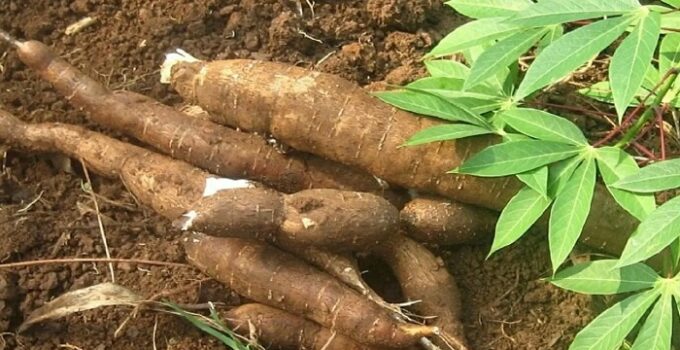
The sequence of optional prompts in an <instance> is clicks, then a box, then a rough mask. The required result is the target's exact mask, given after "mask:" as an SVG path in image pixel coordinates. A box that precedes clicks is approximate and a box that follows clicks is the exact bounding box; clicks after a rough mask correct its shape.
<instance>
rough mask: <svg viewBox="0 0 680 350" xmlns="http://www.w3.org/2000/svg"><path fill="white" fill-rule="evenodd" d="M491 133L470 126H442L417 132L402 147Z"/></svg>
mask: <svg viewBox="0 0 680 350" xmlns="http://www.w3.org/2000/svg"><path fill="white" fill-rule="evenodd" d="M491 133H493V131H491V130H489V129H486V128H481V127H479V126H476V125H470V124H444V125H436V126H432V127H429V128H427V129H424V130H421V131H419V132H417V133H416V134H415V135H413V136H411V138H409V139H408V141H406V143H404V146H415V145H422V144H425V143H430V142H435V141H446V140H456V139H462V138H464V137H470V136H477V135H485V134H491Z"/></svg>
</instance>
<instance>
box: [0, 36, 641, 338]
mask: <svg viewBox="0 0 680 350" xmlns="http://www.w3.org/2000/svg"><path fill="white" fill-rule="evenodd" d="M0 38H3V39H4V40H5V41H7V42H9V43H10V44H11V45H12V46H13V47H14V48H15V49H16V51H17V54H18V57H19V59H20V60H21V61H22V62H23V63H25V64H26V65H27V66H29V67H30V68H31V69H33V70H34V71H35V72H36V74H38V75H40V76H41V77H42V78H43V79H45V80H47V81H49V82H50V83H52V84H53V86H54V88H55V89H56V90H57V91H58V92H59V93H60V94H62V95H63V96H64V97H65V98H66V99H67V100H68V101H69V102H70V103H71V104H73V105H74V106H76V107H78V108H81V109H83V110H85V111H87V112H88V115H89V117H90V118H91V120H92V121H94V122H96V123H99V124H101V125H103V126H105V127H108V128H111V129H115V130H119V131H121V132H125V133H127V134H129V135H130V136H132V137H134V138H136V139H138V140H139V141H141V142H143V143H145V144H148V145H149V146H151V147H152V148H153V149H154V151H151V150H148V149H145V148H141V147H138V146H134V145H131V144H128V143H124V142H121V141H118V140H116V139H112V138H110V137H107V136H105V135H103V134H99V133H95V132H92V131H89V130H86V129H84V128H82V127H78V126H73V125H64V124H57V123H51V124H26V123H24V122H22V121H20V120H19V119H17V118H15V117H13V116H12V115H10V114H9V113H8V112H6V111H3V110H0V142H3V143H6V144H9V145H11V146H14V147H17V148H20V149H25V150H30V151H44V152H51V151H54V150H55V149H56V150H59V151H60V152H63V153H65V154H67V155H68V156H70V157H73V158H76V159H80V160H82V161H83V162H84V163H85V164H86V166H87V167H88V168H89V169H90V170H92V171H94V172H96V173H98V174H100V175H101V176H106V177H111V178H116V179H120V180H121V181H122V182H123V183H124V184H125V186H126V188H127V189H128V190H129V191H130V192H131V193H132V194H133V195H134V196H135V197H136V198H137V199H138V201H139V202H140V203H143V204H145V205H148V206H149V207H151V208H152V209H153V210H155V211H156V212H158V213H159V214H160V215H162V216H164V217H167V218H169V219H170V220H172V221H173V223H174V225H175V226H176V227H177V228H179V229H181V230H184V231H186V235H185V238H184V239H183V243H184V248H185V251H186V255H187V259H188V260H189V261H190V262H191V263H192V264H194V265H195V266H196V267H198V268H199V269H201V270H202V271H203V272H204V273H206V274H207V275H209V276H211V277H213V278H215V279H216V280H218V281H221V282H222V283H224V284H226V285H227V286H228V287H229V288H230V289H232V290H233V291H234V292H236V293H238V294H240V295H242V296H243V297H245V298H246V299H247V300H249V301H251V302H253V304H248V305H244V306H240V307H238V308H236V309H233V310H230V311H229V313H228V315H229V318H230V319H229V320H228V322H229V324H230V325H232V326H233V327H234V328H236V329H237V330H238V331H239V332H243V333H245V334H251V331H252V330H251V329H249V328H250V327H251V326H254V327H256V334H258V336H259V340H260V341H261V342H262V343H263V344H266V345H269V344H271V345H272V347H276V348H304V349H384V348H408V347H412V346H414V345H416V344H418V343H420V344H421V345H422V346H425V347H427V348H443V349H468V347H467V345H466V340H465V336H464V333H463V328H462V325H461V323H460V320H459V312H460V301H459V296H458V290H457V287H456V284H455V281H454V279H453V277H452V276H451V275H450V274H449V273H448V272H447V271H446V269H445V267H444V266H443V265H442V264H441V262H440V260H439V259H438V258H437V257H436V256H435V255H433V254H432V253H431V252H430V251H429V250H428V249H426V248H425V247H424V246H423V245H422V244H421V243H419V242H426V243H435V244H444V245H448V244H459V243H467V242H478V241H483V240H484V238H485V237H488V234H489V233H490V232H491V231H492V230H493V226H494V224H495V219H496V214H495V213H494V212H493V210H497V209H500V208H502V207H503V205H504V204H505V203H506V202H507V201H508V200H509V198H511V197H512V195H514V193H516V191H517V189H518V188H519V187H518V186H519V185H518V184H517V182H516V181H514V180H512V179H493V180H490V179H480V178H473V177H467V176H457V175H456V176H454V175H448V174H446V173H445V172H446V171H448V170H450V169H452V168H454V167H456V166H457V165H459V164H460V163H461V162H462V161H463V160H464V159H465V158H466V157H468V156H470V155H471V154H473V153H474V152H476V151H477V150H480V149H481V148H483V147H484V146H486V145H488V144H489V143H491V142H493V141H494V140H493V139H490V138H484V137H480V138H474V139H466V140H462V141H458V142H442V143H437V144H430V145H425V146H421V147H417V148H400V147H399V146H400V145H402V144H403V143H404V141H405V140H406V139H408V138H409V137H410V136H411V135H412V134H414V133H415V132H416V131H418V130H420V129H422V128H425V127H428V126H431V125H434V124H435V123H437V122H436V121H433V120H430V119H427V118H423V117H419V116H415V115H412V114H410V113H406V112H403V111H398V110H395V109H393V108H390V107H388V106H386V105H384V104H381V103H380V102H379V101H377V100H376V99H374V98H372V97H371V96H370V95H369V94H367V93H366V92H364V91H363V90H362V89H361V88H359V87H357V86H354V85H353V84H351V83H349V82H347V81H344V80H342V79H341V78H338V77H335V76H332V75H327V74H322V73H318V72H313V71H308V70H304V69H301V68H297V67H291V66H286V65H282V64H276V63H269V62H255V61H247V60H232V61H217V62H204V61H199V60H197V59H195V58H193V57H191V56H189V55H187V54H186V53H183V52H180V51H178V53H174V54H170V55H168V59H167V60H166V62H165V63H164V64H163V68H162V75H163V76H162V80H163V81H164V82H167V83H170V84H172V86H173V87H174V89H175V90H176V91H177V92H178V93H179V94H180V95H181V96H182V97H183V98H185V99H186V100H187V101H189V102H190V103H192V104H196V105H198V106H200V107H202V108H203V109H204V110H205V111H207V112H206V113H198V114H197V113H184V112H181V111H178V110H176V109H174V108H171V107H168V106H165V105H163V104H160V103H159V102H157V101H154V100H152V99H150V98H148V97H145V96H142V95H139V94H135V93H132V92H128V91H110V90H108V89H107V88H106V87H104V86H103V85H102V84H100V83H99V82H97V81H95V80H93V79H91V78H90V77H88V76H86V75H84V74H83V73H82V72H80V71H78V70H77V69H76V68H74V67H73V66H71V65H69V64H68V63H67V62H66V61H64V60H62V59H60V58H58V57H57V56H55V55H54V54H53V53H52V52H51V50H50V49H49V48H48V47H46V46H45V45H43V44H41V43H39V42H36V41H25V42H22V41H18V40H15V39H14V38H12V37H10V36H9V35H7V34H6V33H3V32H0ZM237 130H238V131H237ZM272 137H273V139H275V140H276V142H277V143H281V144H284V145H285V147H290V149H288V148H286V149H285V152H284V151H282V150H281V145H276V146H272V145H271V142H270V141H271V139H270V138H272ZM156 151H157V152H162V153H164V154H165V155H161V154H160V153H156ZM400 188H406V189H414V190H417V191H418V192H419V193H424V194H430V195H432V196H428V197H425V196H423V197H418V198H415V199H412V200H410V198H409V197H408V196H407V195H406V194H405V193H406V192H405V191H404V190H400ZM435 195H438V196H441V197H436V196H435ZM409 200H410V201H409ZM451 200H455V201H456V202H453V201H451ZM462 203H466V204H462ZM472 205H474V206H472ZM616 208H617V206H615V205H613V204H612V203H611V200H610V199H609V198H608V197H606V196H605V195H604V192H600V194H599V195H598V196H596V198H595V204H594V205H593V209H594V210H593V212H594V214H593V215H600V216H601V218H602V219H603V220H590V221H589V223H588V225H587V227H586V235H585V237H586V241H587V242H590V243H592V244H594V245H596V246H598V247H606V248H612V249H614V250H616V249H619V247H617V246H616V245H615V243H617V242H621V240H620V237H619V233H620V232H632V230H627V229H623V227H626V225H631V226H632V225H634V224H635V222H634V220H633V219H626V220H628V221H626V220H621V219H617V220H604V218H606V217H626V218H629V217H628V216H625V215H624V216H621V215H623V214H621V212H619V211H616V210H617V209H616ZM612 215H617V216H612ZM611 237H613V239H611ZM356 253H361V254H372V255H375V256H377V257H379V258H380V259H382V260H384V261H385V262H386V263H387V264H389V265H390V266H391V268H392V270H393V272H394V275H395V277H396V279H397V280H398V281H399V283H400V285H401V287H402V293H403V295H404V296H405V297H406V298H407V299H408V301H412V302H413V303H412V305H410V306H409V308H410V310H411V312H414V313H416V314H418V315H420V316H425V317H424V318H422V319H417V318H416V320H414V318H415V317H410V316H407V315H408V314H407V313H404V312H402V311H401V310H400V308H399V307H398V306H397V305H392V304H388V303H386V302H385V301H383V300H382V298H381V297H380V296H379V295H377V294H376V293H375V292H373V291H372V290H371V289H370V287H368V286H367V285H366V283H365V282H364V281H363V280H362V278H361V274H360V272H359V270H358V267H357V264H356V261H355V256H354V254H356ZM423 319H424V320H427V321H426V322H422V323H419V322H416V321H417V320H423ZM284 329H285V331H282V330H284Z"/></svg>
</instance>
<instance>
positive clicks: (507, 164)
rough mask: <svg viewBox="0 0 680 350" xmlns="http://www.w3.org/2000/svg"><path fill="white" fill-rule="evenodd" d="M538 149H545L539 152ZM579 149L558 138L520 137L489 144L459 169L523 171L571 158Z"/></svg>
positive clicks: (475, 172) (485, 173) (498, 172)
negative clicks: (543, 139) (553, 139)
mask: <svg viewBox="0 0 680 350" xmlns="http://www.w3.org/2000/svg"><path fill="white" fill-rule="evenodd" d="M536 150H540V152H541V153H539V154H537V153H536ZM577 153H579V149H578V148H576V147H574V146H571V145H566V144H563V143H558V142H550V141H541V140H520V141H512V142H504V143H501V144H497V145H493V146H491V147H488V148H486V149H484V150H482V151H481V152H479V153H477V154H476V155H475V156H473V157H472V158H470V159H469V160H467V161H466V162H465V163H463V164H462V165H461V166H460V167H459V168H458V172H460V173H462V174H469V175H477V176H506V175H514V174H518V173H523V172H525V171H529V170H532V169H536V168H538V167H541V166H543V165H546V164H549V163H553V162H556V161H559V160H562V159H566V158H569V157H571V156H574V155H576V154H577Z"/></svg>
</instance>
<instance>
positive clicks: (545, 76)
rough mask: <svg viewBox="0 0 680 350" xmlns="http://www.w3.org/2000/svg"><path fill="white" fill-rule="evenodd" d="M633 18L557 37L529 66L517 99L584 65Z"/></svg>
mask: <svg viewBox="0 0 680 350" xmlns="http://www.w3.org/2000/svg"><path fill="white" fill-rule="evenodd" d="M631 21H632V19H631V18H626V17H616V18H610V19H605V20H602V21H598V22H595V23H592V24H589V25H587V26H585V27H581V28H579V29H576V30H574V31H572V32H569V33H567V34H565V35H564V36H562V37H561V38H559V39H557V40H556V41H555V42H554V43H553V44H552V45H550V46H548V47H546V48H545V50H543V51H542V52H541V53H540V54H539V55H538V57H536V60H535V61H534V63H533V64H532V65H531V66H530V67H529V70H528V71H527V73H526V75H525V77H524V80H523V81H522V83H521V84H520V86H519V88H517V91H516V92H515V100H516V101H519V100H521V99H523V98H525V97H527V96H528V95H529V94H531V93H533V92H534V91H536V90H538V89H540V88H542V87H544V86H546V85H548V84H551V83H553V82H555V81H556V80H558V79H560V78H562V77H563V76H565V75H566V74H568V73H570V72H571V71H573V70H575V69H576V68H578V67H579V66H581V65H582V64H583V63H584V62H586V61H587V60H588V59H590V58H591V57H593V56H595V55H596V54H597V53H599V52H600V51H602V50H603V49H604V48H605V47H607V46H609V45H610V44H611V43H612V42H613V41H614V40H616V38H618V37H619V36H620V35H621V34H622V33H623V32H624V31H625V30H626V27H627V26H628V24H629V23H630V22H631ZM565 53H566V54H565Z"/></svg>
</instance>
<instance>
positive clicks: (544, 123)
mask: <svg viewBox="0 0 680 350" xmlns="http://www.w3.org/2000/svg"><path fill="white" fill-rule="evenodd" d="M499 118H501V119H502V120H503V121H505V122H506V123H507V124H508V125H510V126H511V127H512V128H513V129H515V130H517V131H519V132H521V133H523V134H525V135H528V136H531V137H533V138H536V139H539V140H545V141H554V142H562V143H568V144H572V145H581V146H583V145H587V144H588V140H587V139H586V137H585V135H583V132H582V131H581V129H580V128H579V127H578V126H576V124H574V123H572V122H570V121H569V120H567V119H565V118H562V117H558V116H556V115H554V114H550V113H548V112H544V111H540V110H537V109H532V108H513V109H509V110H506V111H503V112H501V113H500V114H499Z"/></svg>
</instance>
